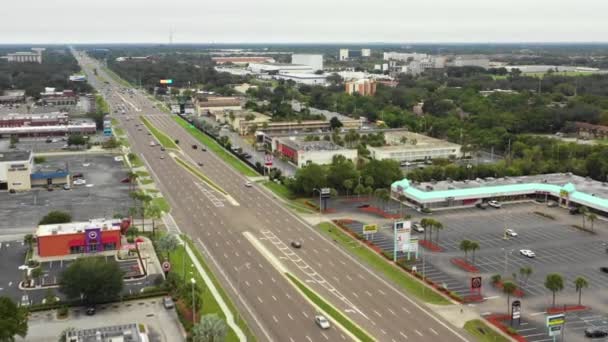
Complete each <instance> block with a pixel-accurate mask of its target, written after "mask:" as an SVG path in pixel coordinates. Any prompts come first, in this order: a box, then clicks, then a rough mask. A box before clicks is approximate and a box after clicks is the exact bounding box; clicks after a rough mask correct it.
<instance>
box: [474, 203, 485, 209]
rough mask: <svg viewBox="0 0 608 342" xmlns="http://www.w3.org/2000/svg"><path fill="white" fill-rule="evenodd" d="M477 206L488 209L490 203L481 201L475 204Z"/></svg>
mask: <svg viewBox="0 0 608 342" xmlns="http://www.w3.org/2000/svg"><path fill="white" fill-rule="evenodd" d="M475 207H477V208H479V209H483V210H486V209H488V204H487V203H485V202H481V203H477V204H475Z"/></svg>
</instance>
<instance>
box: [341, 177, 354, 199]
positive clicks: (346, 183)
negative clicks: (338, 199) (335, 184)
mask: <svg viewBox="0 0 608 342" xmlns="http://www.w3.org/2000/svg"><path fill="white" fill-rule="evenodd" d="M354 184H355V182H354V181H353V180H352V179H345V180H344V182H342V186H343V187H344V190H346V198H348V192H349V191H350V190H352V188H353V186H354Z"/></svg>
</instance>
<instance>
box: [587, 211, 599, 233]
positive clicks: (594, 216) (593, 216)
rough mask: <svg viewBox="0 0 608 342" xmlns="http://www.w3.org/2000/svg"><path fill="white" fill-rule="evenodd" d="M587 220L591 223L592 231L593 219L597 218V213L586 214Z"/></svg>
mask: <svg viewBox="0 0 608 342" xmlns="http://www.w3.org/2000/svg"><path fill="white" fill-rule="evenodd" d="M587 220H588V221H589V222H590V223H591V230H592V231H593V228H594V224H595V220H597V215H596V214H595V213H589V214H587Z"/></svg>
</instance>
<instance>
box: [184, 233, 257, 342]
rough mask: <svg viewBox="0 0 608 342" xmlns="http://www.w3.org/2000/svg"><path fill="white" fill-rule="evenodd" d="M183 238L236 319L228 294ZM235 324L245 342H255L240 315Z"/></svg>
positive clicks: (203, 260)
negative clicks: (242, 334) (243, 336)
mask: <svg viewBox="0 0 608 342" xmlns="http://www.w3.org/2000/svg"><path fill="white" fill-rule="evenodd" d="M183 238H184V240H185V241H186V242H187V243H188V245H189V246H190V248H191V249H192V251H193V252H194V254H195V255H196V258H197V259H198V261H199V262H200V263H201V265H202V266H203V268H204V269H205V271H206V272H207V274H208V275H209V277H210V278H211V281H212V282H213V284H214V285H215V287H216V288H217V290H218V292H219V293H220V295H221V296H222V298H223V299H224V302H225V303H226V305H227V306H228V309H229V310H230V311H231V312H232V314H233V315H235V319H236V316H237V309H236V307H235V306H234V304H233V303H232V301H231V300H230V297H228V294H226V292H225V291H224V289H223V288H222V286H221V285H220V283H219V281H218V280H217V278H216V277H215V275H214V274H213V273H212V272H211V270H210V269H209V266H208V265H207V263H206V262H205V259H204V258H203V256H202V255H201V253H200V252H199V251H198V248H197V247H196V246H195V245H194V243H193V242H192V241H191V240H190V239H188V238H187V237H183ZM203 311H204V309H203ZM222 317H223V316H222ZM236 322H237V324H238V325H239V327H240V328H241V330H242V331H243V333H244V334H245V336H246V337H247V341H256V338H255V336H254V335H253V333H252V332H251V330H250V329H249V326H248V325H247V322H245V320H243V317H242V315H238V319H237V321H236ZM226 341H229V340H228V339H226Z"/></svg>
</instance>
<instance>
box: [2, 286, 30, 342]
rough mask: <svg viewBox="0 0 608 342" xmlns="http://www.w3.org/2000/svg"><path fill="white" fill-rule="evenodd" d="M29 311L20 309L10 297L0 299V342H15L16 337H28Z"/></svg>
mask: <svg viewBox="0 0 608 342" xmlns="http://www.w3.org/2000/svg"><path fill="white" fill-rule="evenodd" d="M27 316H28V312H27V309H25V308H24V307H18V306H17V304H16V303H15V302H13V300H12V299H10V298H9V297H0V341H2V342H13V341H15V335H17V336H20V337H22V338H25V336H27V330H28V327H27Z"/></svg>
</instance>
